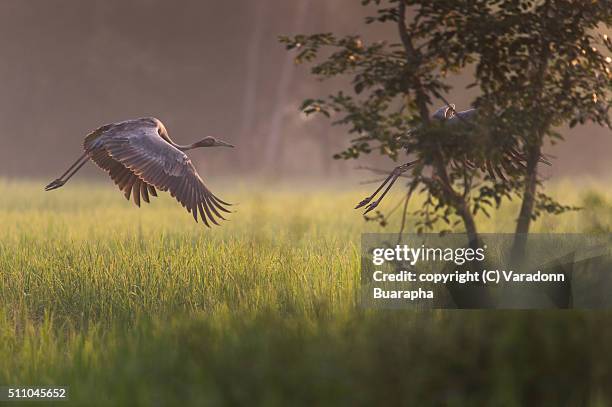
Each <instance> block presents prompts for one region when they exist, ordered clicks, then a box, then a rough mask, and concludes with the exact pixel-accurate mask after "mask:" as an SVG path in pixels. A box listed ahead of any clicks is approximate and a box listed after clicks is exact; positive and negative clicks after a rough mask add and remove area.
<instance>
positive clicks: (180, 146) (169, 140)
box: [160, 131, 197, 151]
mask: <svg viewBox="0 0 612 407" xmlns="http://www.w3.org/2000/svg"><path fill="white" fill-rule="evenodd" d="M160 137H161V138H163V139H164V140H166V141H167V142H168V143H170V145H172V146H173V147H175V148H178V149H179V150H181V151H187V150H191V149H193V148H196V147H197V145H196V144H197V143H193V144H188V145H185V146H184V145H181V144H176V143H175V142H174V141H173V140H172V139H171V138H170V136H169V135H168V133H167V132H165V131H162V132H161V133H160Z"/></svg>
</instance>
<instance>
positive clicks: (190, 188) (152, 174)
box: [99, 120, 230, 226]
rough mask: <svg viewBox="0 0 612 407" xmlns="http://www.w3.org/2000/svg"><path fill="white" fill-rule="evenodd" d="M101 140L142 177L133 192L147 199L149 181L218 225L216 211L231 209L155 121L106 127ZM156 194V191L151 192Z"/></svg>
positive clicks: (114, 155)
mask: <svg viewBox="0 0 612 407" xmlns="http://www.w3.org/2000/svg"><path fill="white" fill-rule="evenodd" d="M99 144H101V147H103V149H104V150H106V151H107V152H108V155H109V156H110V157H111V158H112V159H113V160H115V161H117V162H119V163H121V165H122V166H124V167H125V168H127V169H128V170H129V171H130V172H131V173H133V174H134V175H136V176H137V177H138V178H139V181H136V182H135V183H134V185H133V188H132V189H133V192H132V193H133V195H134V194H135V195H138V204H139V203H140V197H141V196H142V198H143V200H144V201H145V202H148V200H149V195H148V194H147V185H151V186H153V187H154V188H157V189H159V190H162V191H169V192H170V194H171V195H172V196H173V197H174V198H176V200H177V201H178V202H179V203H180V204H181V205H182V206H183V207H184V208H185V209H186V210H187V211H188V212H190V213H192V214H193V217H194V218H195V220H196V222H197V220H198V213H199V215H200V218H201V219H202V221H203V223H204V224H205V225H206V226H209V222H208V221H210V222H212V223H213V224H215V225H218V222H217V220H216V219H215V215H217V217H218V218H221V219H223V217H222V216H221V215H220V214H219V210H220V211H224V212H230V211H229V210H227V208H225V206H224V205H230V204H228V203H226V202H224V201H222V200H221V199H219V198H217V197H216V196H215V195H214V194H213V193H212V192H211V191H210V190H209V189H208V188H207V187H206V185H204V182H203V181H202V178H201V177H200V175H199V174H198V172H197V170H196V168H195V167H194V165H193V163H192V162H191V159H189V157H188V156H187V155H186V154H185V153H184V152H182V151H180V150H179V149H177V148H175V147H174V146H172V145H171V144H169V143H168V142H167V141H166V140H164V139H162V138H161V137H160V136H159V134H158V132H157V126H156V124H155V122H153V121H146V120H141V121H140V122H136V121H130V122H126V123H122V124H119V125H117V126H115V127H112V128H110V129H108V130H106V131H105V134H104V136H103V137H100V139H99ZM152 195H154V194H152Z"/></svg>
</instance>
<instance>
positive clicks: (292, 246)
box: [0, 180, 612, 406]
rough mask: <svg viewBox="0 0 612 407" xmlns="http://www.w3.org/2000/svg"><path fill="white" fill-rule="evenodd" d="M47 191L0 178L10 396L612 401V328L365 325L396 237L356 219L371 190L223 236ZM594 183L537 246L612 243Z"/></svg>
mask: <svg viewBox="0 0 612 407" xmlns="http://www.w3.org/2000/svg"><path fill="white" fill-rule="evenodd" d="M43 185H44V183H43V182H33V181H21V182H12V181H8V180H4V181H2V180H0V386H3V385H13V386H16V385H19V386H25V385H67V386H69V387H70V400H71V402H72V404H75V405H109V406H110V405H131V406H132V405H271V406H286V405H308V406H310V405H372V404H385V405H398V404H402V405H418V406H429V405H432V406H434V405H452V406H454V405H456V406H474V405H491V406H519V405H526V404H528V405H539V406H549V405H551V406H552V405H555V406H557V405H576V406H579V405H593V406H605V405H610V403H612V393H611V390H610V388H609V387H610V386H609V383H610V382H612V369H611V368H610V366H612V354H611V353H610V351H611V350H612V346H611V344H612V314H610V313H605V312H578V311H565V312H563V311H556V312H554V311H547V312H500V311H420V312H417V311H374V310H365V309H362V308H360V307H359V303H358V292H359V291H358V290H359V239H360V234H361V233H362V232H364V231H382V229H380V227H379V226H377V225H375V224H374V223H373V222H368V223H365V222H364V221H363V220H362V218H361V216H360V215H359V212H356V211H353V210H352V207H353V206H354V204H355V203H356V202H358V201H359V200H361V199H362V198H363V196H365V194H366V192H367V191H369V189H370V188H371V186H369V187H367V188H363V187H362V188H359V189H354V190H346V189H338V188H333V187H331V186H330V187H321V188H316V189H313V188H312V187H303V188H298V189H297V190H296V189H290V188H288V187H286V188H285V187H282V186H277V187H274V188H269V187H268V188H263V187H262V186H260V185H257V186H249V185H243V186H238V187H236V188H235V189H232V190H226V191H220V192H219V195H220V196H221V197H223V198H224V199H227V200H230V201H232V202H239V203H240V204H239V205H238V206H237V207H236V210H237V212H236V213H235V214H232V215H231V221H229V222H225V223H224V224H223V226H222V227H220V228H214V229H212V230H210V229H206V228H205V227H203V226H202V225H200V224H195V223H194V222H193V219H192V218H191V217H190V215H189V214H187V213H186V212H185V211H184V210H183V209H182V208H180V206H178V205H177V204H176V202H175V201H173V200H172V199H171V198H169V197H165V196H164V197H160V198H158V199H155V200H154V202H153V203H152V204H151V205H144V208H141V209H137V208H136V207H134V205H133V204H131V203H129V202H127V201H126V200H125V199H124V198H123V197H122V196H121V195H120V193H119V192H118V191H116V190H115V189H114V188H113V187H112V186H110V185H109V183H106V184H94V186H88V185H86V184H79V183H71V184H68V185H67V186H66V187H64V188H62V189H61V190H59V191H55V192H52V193H45V192H43V191H42V186H43ZM577 185H578V184H577V183H564V184H559V185H557V186H555V187H554V188H552V190H551V192H552V193H553V195H555V196H557V197H560V198H562V200H563V201H564V202H567V203H571V204H577V205H581V206H585V210H583V211H580V212H576V213H570V214H566V215H562V216H561V217H545V218H543V219H541V220H540V221H538V222H537V223H536V225H535V227H534V231H546V232H562V231H566V232H583V231H586V232H592V231H602V230H603V231H610V228H611V227H612V194H611V193H610V191H611V190H609V189H608V190H605V189H603V187H601V186H597V185H592V186H582V187H577ZM216 190H217V189H215V191H216ZM399 193H400V191H399V189H398V191H396V195H395V197H392V198H390V199H388V201H387V208H389V207H390V206H392V205H393V203H394V202H395V201H396V200H397V199H399V195H398V194H399ZM415 204H418V203H417V202H415ZM515 214H516V207H515V206H504V207H503V208H502V209H501V210H500V211H499V212H498V213H497V214H496V215H495V216H494V217H493V218H491V219H487V218H479V227H480V229H481V231H483V232H495V231H497V232H510V231H512V227H513V222H514V218H515V216H516V215H515ZM398 221H399V219H395V223H392V224H391V225H390V226H389V227H387V228H386V229H384V231H397V229H398V227H397V222H398ZM37 405H38V404H37ZM62 405H64V404H62Z"/></svg>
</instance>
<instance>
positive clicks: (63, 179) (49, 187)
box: [45, 153, 89, 191]
mask: <svg viewBox="0 0 612 407" xmlns="http://www.w3.org/2000/svg"><path fill="white" fill-rule="evenodd" d="M88 159H89V157H88V155H87V153H85V154H83V155H82V156H80V157H79V159H78V160H76V161H75V162H74V164H72V165H71V166H70V168H68V169H67V170H66V172H65V173H63V174H62V176H61V177H59V178H58V179H56V180H53V181H52V182H51V183H50V184H49V185H47V186H46V187H45V191H51V190H53V189H57V188H59V187H61V186H63V185H64V184H65V183H66V182H68V180H69V179H70V178H71V177H72V176H73V175H74V174H76V173H77V171H78V170H80V169H81V167H82V166H83V165H85V163H86V162H87V161H88ZM75 167H76V168H75ZM71 171H72V172H71ZM69 173H70V174H69ZM66 175H68V176H66Z"/></svg>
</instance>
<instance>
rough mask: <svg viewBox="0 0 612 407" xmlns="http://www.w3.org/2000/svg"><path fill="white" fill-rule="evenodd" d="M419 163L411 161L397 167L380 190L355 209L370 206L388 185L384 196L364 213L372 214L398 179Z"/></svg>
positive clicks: (381, 185)
mask: <svg viewBox="0 0 612 407" xmlns="http://www.w3.org/2000/svg"><path fill="white" fill-rule="evenodd" d="M417 162H418V161H411V162H408V163H406V164H403V165H400V166H399V167H395V169H394V170H393V171H392V172H391V174H389V176H388V177H387V179H385V181H384V182H383V183H382V184H380V186H379V187H378V189H377V190H376V191H374V193H373V194H372V195H370V196H369V197H367V198H366V199H364V200H363V201H361V202H359V204H358V205H357V206H356V207H355V209H359V208H361V207H362V206H365V205H368V204H369V203H370V201H371V200H372V199H374V197H376V195H377V194H378V193H379V192H380V191H381V190H382V189H383V188H384V187H385V185H387V184H389V185H387V188H386V189H385V191H384V192H383V193H382V195H381V196H380V198H378V199H377V200H376V201H374V202H372V203H370V204H369V205H368V207H367V210H366V211H365V212H364V213H363V214H364V215H365V214H366V213H368V212H370V211H371V210H373V209H374V208H376V207H377V206H378V204H379V203H380V201H382V199H383V198H384V197H385V195H387V192H389V190H390V189H391V187H392V186H393V184H394V183H395V181H397V179H398V178H399V177H400V176H401V175H402V174H403V173H404V172H406V171H408V170H409V169H410V168H411V167H412V166H413V165H414V164H416V163H417Z"/></svg>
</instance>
